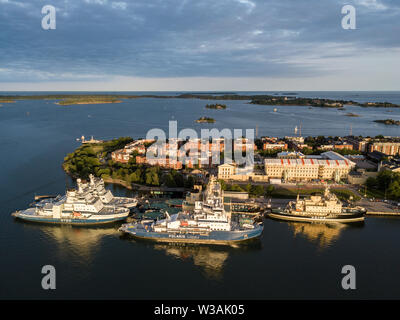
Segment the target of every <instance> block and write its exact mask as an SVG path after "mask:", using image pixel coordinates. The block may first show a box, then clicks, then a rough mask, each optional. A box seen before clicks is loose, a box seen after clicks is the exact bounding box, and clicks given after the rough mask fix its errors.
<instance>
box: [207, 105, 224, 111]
mask: <svg viewBox="0 0 400 320" xmlns="http://www.w3.org/2000/svg"><path fill="white" fill-rule="evenodd" d="M206 108H207V109H217V110H222V109H226V105H225V104H207V105H206Z"/></svg>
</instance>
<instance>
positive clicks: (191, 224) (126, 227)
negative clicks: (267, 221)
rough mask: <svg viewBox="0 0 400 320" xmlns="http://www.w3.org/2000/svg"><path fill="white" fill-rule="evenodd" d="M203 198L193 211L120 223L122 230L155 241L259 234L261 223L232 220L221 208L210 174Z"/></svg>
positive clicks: (230, 239) (232, 239)
mask: <svg viewBox="0 0 400 320" xmlns="http://www.w3.org/2000/svg"><path fill="white" fill-rule="evenodd" d="M203 197H204V199H203V201H196V202H195V208H194V212H193V213H189V212H179V213H177V214H173V215H169V214H168V212H165V215H166V218H165V219H161V220H158V221H149V220H146V221H139V222H135V223H128V224H123V225H122V226H121V228H120V229H119V230H120V231H121V232H124V233H127V234H130V235H132V236H133V237H135V238H139V239H146V240H153V241H157V242H183V243H201V244H215V245H235V244H236V243H240V242H246V241H249V240H251V239H255V238H258V237H260V236H261V234H262V231H263V229H264V227H263V225H262V224H261V223H252V224H246V225H241V224H239V223H238V222H235V221H232V219H231V212H226V211H225V208H224V201H223V192H222V189H221V185H220V183H219V182H217V180H216V179H215V177H214V176H211V178H210V181H209V184H208V186H207V189H206V191H205V193H204V195H203Z"/></svg>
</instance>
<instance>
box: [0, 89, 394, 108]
mask: <svg viewBox="0 0 400 320" xmlns="http://www.w3.org/2000/svg"><path fill="white" fill-rule="evenodd" d="M140 98H157V99H202V100H241V101H250V103H251V104H258V105H273V106H309V107H322V108H343V106H344V105H351V106H359V107H374V108H400V105H398V104H393V103H390V102H365V103H361V102H355V101H351V100H332V99H320V98H299V97H293V96H271V95H240V94H232V93H230V94H219V95H216V94H206V93H204V94H188V93H185V94H177V95H168V96H167V95H165V96H162V95H154V94H145V95H123V94H98V95H96V94H90V95H82V94H61V95H60V94H54V95H7V96H6V95H5V96H0V103H2V102H15V101H17V100H62V101H59V102H58V104H60V105H66V104H68V103H69V104H84V103H117V102H120V99H140ZM71 99H72V100H71Z"/></svg>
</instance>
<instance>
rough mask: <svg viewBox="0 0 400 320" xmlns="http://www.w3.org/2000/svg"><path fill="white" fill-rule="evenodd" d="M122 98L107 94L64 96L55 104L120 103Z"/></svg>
mask: <svg viewBox="0 0 400 320" xmlns="http://www.w3.org/2000/svg"><path fill="white" fill-rule="evenodd" d="M120 102H122V100H119V99H117V98H115V97H108V96H88V97H76V98H72V97H71V98H66V99H63V100H61V101H59V102H56V104H58V105H61V106H69V105H74V104H102V103H120Z"/></svg>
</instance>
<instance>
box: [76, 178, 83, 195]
mask: <svg viewBox="0 0 400 320" xmlns="http://www.w3.org/2000/svg"><path fill="white" fill-rule="evenodd" d="M76 183H77V184H78V192H80V193H82V192H83V189H82V180H81V179H77V180H76Z"/></svg>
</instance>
